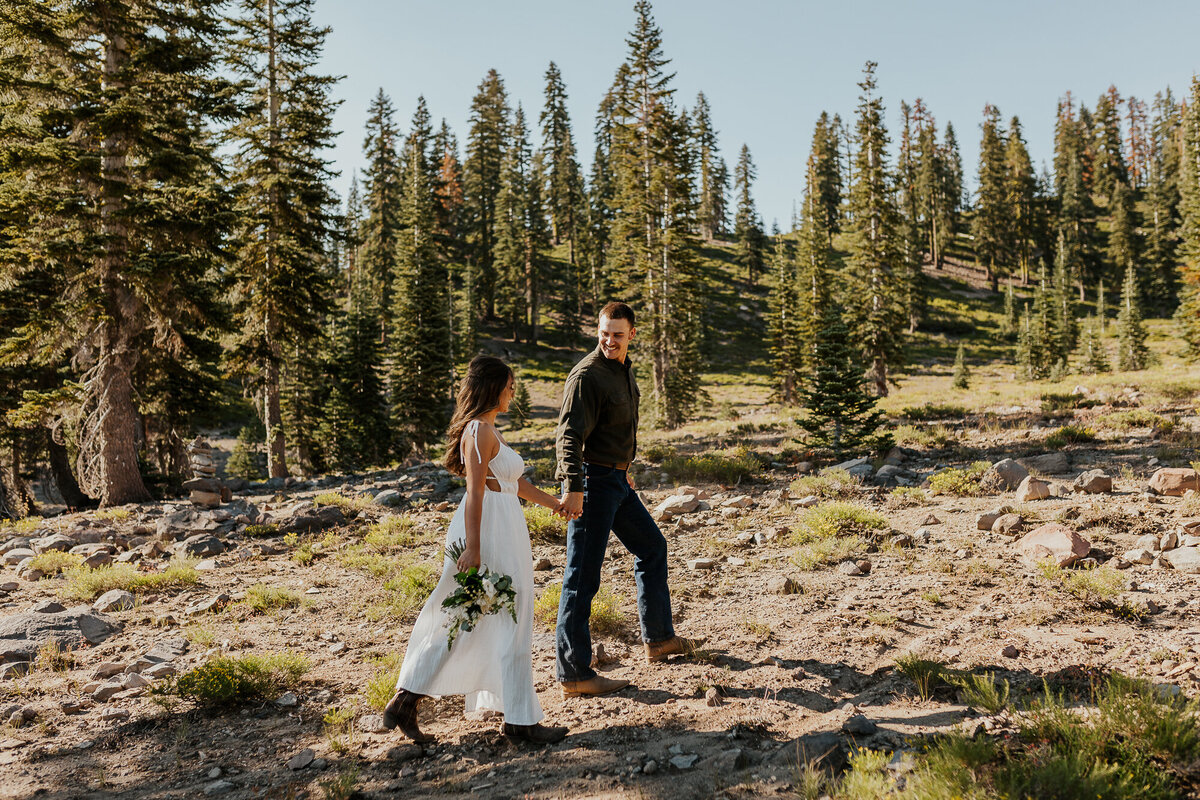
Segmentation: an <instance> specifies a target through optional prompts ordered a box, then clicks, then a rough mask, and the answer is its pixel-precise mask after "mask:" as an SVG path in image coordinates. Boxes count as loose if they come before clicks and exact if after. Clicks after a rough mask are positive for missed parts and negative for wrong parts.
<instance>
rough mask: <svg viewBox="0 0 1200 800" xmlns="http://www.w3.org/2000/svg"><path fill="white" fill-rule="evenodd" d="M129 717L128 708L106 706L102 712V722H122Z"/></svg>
mask: <svg viewBox="0 0 1200 800" xmlns="http://www.w3.org/2000/svg"><path fill="white" fill-rule="evenodd" d="M125 719H129V709H128V708H106V709H104V710H103V711H101V712H100V721H101V722H120V721H121V720H125Z"/></svg>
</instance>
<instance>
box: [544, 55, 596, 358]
mask: <svg viewBox="0 0 1200 800" xmlns="http://www.w3.org/2000/svg"><path fill="white" fill-rule="evenodd" d="M540 121H541V125H542V160H543V164H544V168H545V175H546V181H545V183H546V191H545V205H546V211H547V214H548V216H549V218H550V240H551V243H552V244H556V245H557V244H559V243H560V242H562V241H566V243H567V265H568V268H567V269H566V270H563V271H562V273H561V278H560V280H559V281H558V282H557V287H556V289H557V290H556V291H555V292H553V295H554V296H556V297H557V298H558V303H557V311H558V316H559V327H560V328H561V329H562V330H564V331H566V332H567V334H568V336H569V337H574V336H576V335H578V331H579V326H580V322H581V320H582V315H583V309H582V300H583V286H582V275H581V273H580V265H581V263H582V258H581V255H582V254H581V252H580V250H581V247H582V243H583V238H584V228H585V225H586V220H587V199H586V197H585V196H584V185H583V174H582V173H581V172H580V169H579V161H578V159H577V158H576V153H575V139H574V136H573V135H572V133H571V120H570V117H569V116H568V115H567V90H566V87H565V86H564V85H563V81H562V75H561V73H559V71H558V67H557V66H555V64H554V62H553V61H551V62H550V66H549V68H547V70H546V105H545V107H544V108H543V109H542V114H541V117H540Z"/></svg>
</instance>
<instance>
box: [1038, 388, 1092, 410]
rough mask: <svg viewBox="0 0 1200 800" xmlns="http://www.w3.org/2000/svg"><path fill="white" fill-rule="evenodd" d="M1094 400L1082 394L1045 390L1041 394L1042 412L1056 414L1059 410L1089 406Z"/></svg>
mask: <svg viewBox="0 0 1200 800" xmlns="http://www.w3.org/2000/svg"><path fill="white" fill-rule="evenodd" d="M1096 402H1097V401H1096V400H1093V399H1089V398H1086V397H1083V396H1082V395H1075V394H1067V393H1066V392H1046V393H1045V394H1043V395H1042V402H1041V405H1042V413H1043V414H1056V413H1058V412H1060V411H1071V410H1073V409H1076V408H1091V407H1092V406H1094V405H1096Z"/></svg>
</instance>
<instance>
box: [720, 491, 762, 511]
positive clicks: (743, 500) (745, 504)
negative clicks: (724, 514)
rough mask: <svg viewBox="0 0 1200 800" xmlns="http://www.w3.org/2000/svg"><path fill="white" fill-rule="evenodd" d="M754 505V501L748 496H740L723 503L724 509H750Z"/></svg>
mask: <svg viewBox="0 0 1200 800" xmlns="http://www.w3.org/2000/svg"><path fill="white" fill-rule="evenodd" d="M752 505H754V500H753V498H751V497H750V495H748V494H739V495H738V496H737V497H731V498H729V499H728V500H726V501H724V502H722V503H721V507H722V508H750V506H752Z"/></svg>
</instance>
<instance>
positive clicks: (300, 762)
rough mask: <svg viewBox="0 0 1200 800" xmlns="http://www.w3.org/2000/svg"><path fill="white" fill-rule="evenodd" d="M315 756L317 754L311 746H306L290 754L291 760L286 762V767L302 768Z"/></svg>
mask: <svg viewBox="0 0 1200 800" xmlns="http://www.w3.org/2000/svg"><path fill="white" fill-rule="evenodd" d="M316 756H317V754H316V753H315V752H313V749H312V748H311V747H306V748H304V749H303V750H301V751H300V752H299V753H296V755H294V756H292V758H291V760H289V761H288V764H287V765H288V769H292V770H296V769H304V768H305V767H307V766H308V765H309V764H311V763H312V762H313V759H314V758H316Z"/></svg>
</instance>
